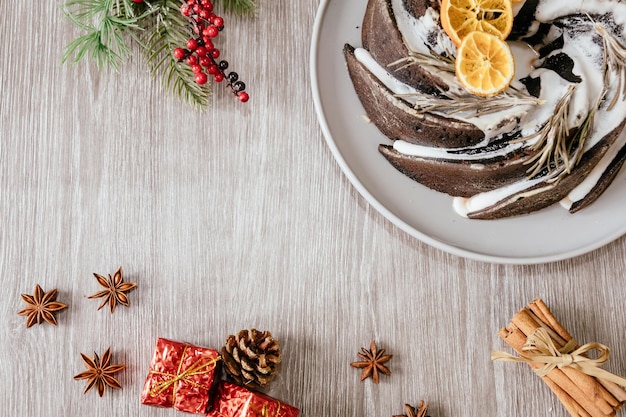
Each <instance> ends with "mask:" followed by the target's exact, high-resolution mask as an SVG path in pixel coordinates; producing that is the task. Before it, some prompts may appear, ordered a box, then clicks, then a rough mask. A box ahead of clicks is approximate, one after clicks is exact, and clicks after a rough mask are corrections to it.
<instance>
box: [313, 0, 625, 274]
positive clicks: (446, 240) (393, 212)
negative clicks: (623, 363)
mask: <svg viewBox="0 0 626 417" xmlns="http://www.w3.org/2000/svg"><path fill="white" fill-rule="evenodd" d="M366 4H367V0H322V2H321V4H320V7H319V10H318V13H317V18H316V21H315V27H314V30H313V39H312V43H311V84H312V89H313V97H314V100H315V106H316V110H317V115H318V118H319V122H320V125H321V127H322V130H323V132H324V136H325V137H326V141H327V143H328V146H329V147H330V149H331V150H332V152H333V155H334V156H335V158H336V159H337V162H338V163H339V165H340V166H341V168H342V170H343V171H344V173H345V174H346V175H347V176H348V178H349V179H350V181H351V182H352V184H353V185H354V187H356V189H357V190H358V191H359V192H360V193H361V195H363V197H365V199H366V200H367V201H368V202H369V203H370V204H371V205H372V206H374V207H375V208H376V209H377V210H378V211H379V212H381V213H382V214H383V215H384V216H385V217H386V218H388V219H389V220H390V221H392V222H393V223H394V224H396V225H397V226H398V227H400V228H401V229H403V230H405V231H406V232H407V233H409V234H411V235H412V236H414V237H416V238H417V239H420V240H422V241H423V242H426V243H428V244H430V245H432V246H435V247H437V248H440V249H443V250H445V251H447V252H450V253H453V254H456V255H459V256H463V257H467V258H472V259H477V260H482V261H487V262H497V263H512V264H534V263H542V262H552V261H557V260H562V259H566V258H570V257H573V256H577V255H581V254H584V253H587V252H589V251H592V250H594V249H597V248H599V247H601V246H603V245H606V244H607V243H609V242H611V241H613V240H615V239H617V238H619V237H620V236H622V235H623V234H625V233H626V171H622V172H621V173H620V174H619V175H618V177H617V178H616V179H615V181H614V182H613V184H612V185H611V187H610V188H609V189H608V190H607V191H606V192H605V193H604V195H602V197H600V199H598V200H597V201H596V202H595V203H594V204H593V205H592V206H590V207H588V208H586V209H584V210H582V211H581V212H579V213H577V214H575V215H571V214H569V213H568V212H567V211H566V210H565V209H563V208H561V207H560V206H558V205H555V206H553V207H549V208H547V209H545V210H542V211H539V212H537V213H534V214H530V215H526V216H520V217H516V218H511V219H503V220H489V221H481V220H468V219H464V218H461V217H459V216H458V215H457V214H456V213H455V212H454V210H453V209H452V199H451V198H450V197H448V196H447V195H444V194H441V193H437V192H435V191H431V190H429V189H428V188H426V187H424V186H422V185H420V184H418V183H416V182H414V181H412V180H410V179H409V178H407V177H405V176H404V175H402V174H401V173H400V172H398V171H396V170H395V169H394V168H393V167H392V166H391V165H390V164H389V163H388V162H387V161H386V160H385V158H384V157H383V156H382V155H380V154H379V153H378V149H377V147H378V144H380V143H389V140H388V139H387V138H385V137H384V136H383V135H382V134H381V133H380V132H379V131H378V130H377V129H376V127H375V126H374V125H372V124H371V123H367V122H366V121H365V118H364V114H365V111H364V110H363V107H362V106H361V103H360V101H359V99H358V97H357V96H356V93H355V91H354V88H353V87H352V83H351V81H350V77H349V75H348V71H347V67H346V64H345V61H344V58H343V53H342V49H343V46H344V44H345V43H350V44H351V45H353V46H360V45H361V29H360V27H361V21H362V19H363V15H364V13H365V7H366Z"/></svg>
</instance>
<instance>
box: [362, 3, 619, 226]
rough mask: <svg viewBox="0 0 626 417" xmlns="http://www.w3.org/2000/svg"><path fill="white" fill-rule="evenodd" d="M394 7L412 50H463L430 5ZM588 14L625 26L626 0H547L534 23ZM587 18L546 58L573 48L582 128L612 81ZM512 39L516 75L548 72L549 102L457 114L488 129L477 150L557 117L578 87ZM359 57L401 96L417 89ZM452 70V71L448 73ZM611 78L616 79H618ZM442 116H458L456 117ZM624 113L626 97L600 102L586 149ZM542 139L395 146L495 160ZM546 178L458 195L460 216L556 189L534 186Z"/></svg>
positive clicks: (578, 194)
mask: <svg viewBox="0 0 626 417" xmlns="http://www.w3.org/2000/svg"><path fill="white" fill-rule="evenodd" d="M522 6H523V2H522V3H518V4H516V5H515V6H514V8H515V9H514V13H515V14H517V13H518V12H519V10H520V9H521V8H522ZM392 7H393V11H394V14H395V17H396V19H397V24H398V28H399V29H400V31H401V33H402V35H403V37H404V40H405V43H406V44H407V46H408V47H409V48H410V49H412V50H415V51H418V52H422V53H428V50H429V48H430V49H432V50H434V51H435V52H438V53H443V52H452V53H456V48H455V47H454V45H453V44H452V42H451V41H450V39H449V38H448V36H447V35H446V34H445V32H444V31H443V29H441V27H440V25H439V15H438V13H436V12H435V11H433V10H432V9H429V10H428V11H427V12H426V13H425V15H424V16H423V17H421V18H419V19H415V18H414V17H413V16H411V15H410V14H409V13H408V12H407V11H406V10H405V9H404V7H403V0H392ZM585 13H587V14H589V15H594V16H602V15H605V14H609V13H610V14H611V16H612V17H613V18H614V22H615V23H616V24H617V25H622V28H623V25H624V23H625V22H626V3H621V2H619V1H608V0H594V1H590V0H568V2H556V1H551V0H542V1H540V5H539V6H538V8H537V10H536V11H535V18H536V20H537V21H536V22H534V23H533V25H534V26H533V27H531V29H530V33H532V31H533V30H536V28H537V27H538V24H539V23H538V22H545V23H550V22H552V21H554V20H556V19H558V18H560V17H563V16H568V15H573V14H585ZM581 24H582V23H580V22H578V26H577V27H576V28H575V30H572V29H571V28H569V29H568V28H567V27H566V28H565V29H564V30H563V31H562V33H563V36H564V46H563V48H562V49H559V50H557V51H553V52H552V53H551V55H549V56H548V57H545V58H543V60H545V59H549V57H550V56H553V55H556V54H558V53H564V54H566V55H567V56H569V57H570V58H571V59H572V60H573V62H574V67H573V69H572V72H573V74H575V75H576V76H579V77H580V78H581V79H582V82H580V83H576V86H577V88H576V91H575V92H574V94H573V95H572V99H571V101H570V106H569V113H568V126H570V128H572V129H574V128H576V127H577V126H580V124H581V123H582V122H583V120H584V119H585V117H586V116H587V114H588V112H589V109H592V108H595V107H598V103H599V97H600V94H601V92H602V90H603V86H604V83H603V68H602V62H603V60H602V55H603V51H602V47H601V44H602V43H601V41H600V39H601V38H600V36H599V33H598V32H597V30H596V29H595V28H594V27H593V25H594V24H595V22H592V21H591V20H590V21H589V23H588V24H589V26H588V28H586V29H587V30H584V29H585V28H581V27H580V25H581ZM581 29H583V30H581ZM556 32H557V31H556V30H554V28H553V30H551V31H550V34H549V35H548V37H552V38H553V39H554V38H556V36H557V35H558V34H559V33H556ZM433 34H434V36H433ZM617 35H618V36H620V37H622V38H623V37H624V34H623V33H619V34H617ZM433 40H434V41H433ZM511 44H512V45H511V49H512V51H513V54H514V56H515V59H516V76H515V80H520V79H522V78H524V77H526V76H530V77H533V78H540V80H541V86H542V88H541V93H540V99H542V100H543V101H544V104H543V105H540V106H519V107H518V108H515V109H512V110H507V111H503V112H500V113H494V114H492V115H487V116H480V117H476V116H474V115H472V114H455V115H454V116H452V118H455V119H458V120H462V121H465V122H469V123H472V124H474V125H475V126H477V127H478V128H479V129H481V130H482V131H483V132H484V133H485V141H484V142H483V143H481V144H479V145H477V146H476V147H474V148H481V147H483V146H485V145H487V144H488V142H489V141H490V140H491V139H493V138H494V137H497V136H498V135H501V134H502V133H505V132H510V131H511V130H512V129H514V128H515V126H522V127H523V128H522V136H524V137H526V136H531V135H532V134H533V133H535V132H537V130H538V129H539V128H540V127H541V126H543V125H544V123H545V122H546V121H547V120H548V119H549V118H550V117H551V116H552V114H553V113H554V109H555V107H556V104H557V102H558V101H559V100H560V99H561V97H563V96H564V94H565V93H566V92H567V90H568V88H569V86H570V85H571V82H569V81H566V80H565V79H563V77H561V76H559V75H558V74H557V73H556V72H554V71H552V70H549V69H545V68H539V67H538V64H540V63H541V62H538V59H537V58H538V57H537V54H536V53H535V52H534V50H532V49H531V48H529V47H528V46H527V45H525V44H523V43H517V42H511ZM356 55H357V59H358V60H359V61H360V62H361V63H362V64H363V65H364V66H365V67H366V68H368V69H369V70H370V71H371V72H372V73H373V74H374V75H375V76H376V77H377V78H378V79H379V80H380V81H381V82H382V83H383V84H384V85H385V86H387V88H389V90H391V91H392V92H393V93H395V94H398V95H400V94H415V93H416V90H415V89H414V88H412V87H410V86H408V85H406V84H404V83H402V82H400V81H398V80H397V79H395V78H394V77H393V75H392V74H390V73H389V72H388V71H386V70H385V69H384V68H382V67H381V66H380V65H379V64H378V63H376V61H375V60H374V59H373V58H372V57H371V55H369V53H368V52H367V51H365V50H362V49H361V50H359V49H357V52H356ZM427 69H428V68H427ZM437 75H438V76H441V77H442V79H443V80H444V82H446V83H447V84H448V85H449V86H450V88H451V91H453V92H458V91H462V90H461V89H462V87H461V86H460V85H459V84H458V81H457V80H456V78H455V77H454V76H453V75H452V74H447V73H446V74H442V72H441V71H438V72H437ZM448 75H450V76H451V77H446V76H448ZM611 84H612V85H614V84H615V83H611ZM514 85H516V86H518V85H520V84H519V83H516V84H514ZM612 94H615V92H614V91H610V92H609V94H608V98H607V100H608V101H610V100H611V99H612V97H613V96H612ZM403 99H405V100H406V101H407V102H409V103H411V104H414V103H415V99H412V98H408V97H406V98H403ZM442 115H443V116H445V117H451V116H450V115H445V114H442ZM624 118H626V105H624V104H623V103H622V104H621V105H618V106H616V107H615V108H614V109H613V110H611V111H608V110H607V109H606V103H602V104H600V105H599V108H598V110H597V111H596V113H595V116H594V124H593V133H592V134H591V135H590V137H589V138H588V140H587V142H586V144H585V151H587V150H589V149H590V148H591V147H592V146H594V145H595V144H597V143H598V141H600V140H601V139H602V138H603V137H605V136H606V135H607V134H609V133H610V132H612V131H613V130H614V129H615V128H616V127H617V126H618V125H619V124H620V123H621V121H622V120H624ZM516 119H521V120H520V121H519V125H518V124H517V122H515V123H514V125H515V126H513V125H512V124H511V123H508V124H506V125H504V126H502V125H500V126H499V124H501V122H502V120H510V121H511V122H512V123H513V122H514V121H515V120H516ZM534 141H536V139H533V140H527V141H522V142H516V143H513V144H509V145H507V146H505V147H503V148H500V149H498V150H494V151H488V152H484V153H472V152H469V153H464V152H460V153H459V152H454V153H452V152H450V150H449V149H445V148H435V147H429V146H422V145H414V144H410V143H408V142H405V141H400V140H398V141H395V142H394V145H393V147H394V149H395V150H397V151H398V152H400V153H402V154H405V155H410V156H415V157H419V158H425V159H444V160H468V161H473V160H481V162H482V161H484V160H487V161H488V160H489V159H490V158H495V157H501V156H502V155H505V154H507V153H509V152H511V151H513V150H515V149H519V148H520V147H524V146H528V145H529V144H532V143H533V142H534ZM625 143H626V133H624V134H622V135H621V136H620V139H619V140H618V141H616V143H615V145H614V146H613V147H611V149H610V150H609V151H608V152H607V154H606V155H605V156H604V158H602V161H601V162H600V163H599V164H598V165H597V166H596V167H595V168H594V169H593V171H592V172H591V174H590V175H588V176H587V178H586V179H585V180H584V181H583V182H582V183H581V184H580V185H579V186H578V187H576V188H575V189H574V190H573V191H572V192H571V193H570V195H569V196H568V198H567V199H566V200H564V201H563V202H562V205H563V206H564V207H566V208H568V207H569V206H571V204H572V202H575V201H579V200H581V199H582V198H584V197H585V196H586V195H587V194H588V193H589V192H591V191H592V190H593V188H594V187H595V185H596V184H597V182H598V180H599V179H600V177H601V176H602V173H603V172H604V171H605V170H606V169H607V167H608V166H609V164H610V162H611V161H612V160H613V159H614V158H615V156H616V155H617V153H618V151H619V149H621V148H622V146H624V144H625ZM474 148H468V149H467V150H468V151H471V150H472V149H474ZM473 165H476V169H480V167H482V164H473ZM543 180H544V179H543V178H538V179H533V180H531V179H522V180H520V181H517V182H515V183H513V184H510V185H507V186H504V187H501V188H498V189H495V190H492V191H489V192H484V193H479V194H477V195H475V196H473V197H470V198H460V197H457V198H454V203H453V207H454V209H455V211H456V212H457V213H459V214H460V215H462V216H468V214H470V213H472V212H477V211H480V210H484V209H486V208H488V207H491V206H496V205H498V204H503V203H505V202H507V201H509V200H511V199H519V198H523V197H527V196H529V195H533V194H536V193H539V192H543V191H546V190H548V189H550V188H552V187H554V184H552V183H549V184H545V185H544V186H541V187H537V189H534V190H531V188H533V187H536V186H537V185H538V184H540V183H542V181H543Z"/></svg>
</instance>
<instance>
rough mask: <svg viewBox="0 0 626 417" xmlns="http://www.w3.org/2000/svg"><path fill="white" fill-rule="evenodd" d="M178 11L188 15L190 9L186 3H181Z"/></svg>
mask: <svg viewBox="0 0 626 417" xmlns="http://www.w3.org/2000/svg"><path fill="white" fill-rule="evenodd" d="M180 12H181V14H182V15H183V16H189V15H190V14H191V10H189V5H188V4H187V3H183V4H182V5H181V6H180Z"/></svg>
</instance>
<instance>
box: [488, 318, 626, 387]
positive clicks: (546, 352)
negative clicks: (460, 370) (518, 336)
mask: <svg viewBox="0 0 626 417" xmlns="http://www.w3.org/2000/svg"><path fill="white" fill-rule="evenodd" d="M576 345H577V343H576V340H574V339H571V340H570V341H569V342H567V344H566V345H565V346H563V347H562V348H561V349H559V348H558V347H557V346H556V345H555V344H554V341H553V340H552V338H551V337H550V335H549V334H548V332H547V331H546V329H544V328H541V327H540V328H538V329H537V330H535V331H534V332H533V333H531V334H530V335H529V336H528V338H527V339H526V343H525V344H524V346H523V347H522V351H523V352H524V353H522V354H520V356H513V355H509V354H508V353H505V352H500V351H493V352H491V360H493V361H505V362H525V363H529V364H543V366H541V367H539V368H536V369H534V371H535V372H536V373H537V374H538V375H539V376H541V377H543V376H546V375H547V374H548V373H549V372H550V371H552V370H553V369H554V368H559V369H562V368H565V367H570V368H573V369H577V370H579V371H580V372H582V373H584V374H586V375H589V376H592V377H596V378H600V379H604V380H607V381H611V382H614V383H616V384H617V385H621V386H622V387H626V378H622V377H620V376H617V375H615V374H612V373H610V372H609V371H607V370H604V369H602V368H600V366H601V365H603V364H605V363H606V362H607V361H608V360H609V356H610V355H611V350H610V349H609V348H608V347H607V346H605V345H603V344H601V343H587V344H586V345H583V346H581V347H579V348H578V349H576ZM593 351H597V352H598V357H596V358H589V357H588V356H586V355H587V354H588V353H590V352H593Z"/></svg>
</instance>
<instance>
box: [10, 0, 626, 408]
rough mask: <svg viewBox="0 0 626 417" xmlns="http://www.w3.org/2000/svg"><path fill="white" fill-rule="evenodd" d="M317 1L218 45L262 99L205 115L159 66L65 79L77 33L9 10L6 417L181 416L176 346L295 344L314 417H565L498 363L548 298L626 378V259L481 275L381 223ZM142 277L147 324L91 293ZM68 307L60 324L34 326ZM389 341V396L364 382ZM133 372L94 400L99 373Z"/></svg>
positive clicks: (297, 396)
mask: <svg viewBox="0 0 626 417" xmlns="http://www.w3.org/2000/svg"><path fill="white" fill-rule="evenodd" d="M317 6H318V1H317V0H312V1H311V0H310V1H306V0H300V1H261V2H260V5H259V7H258V18H257V19H256V20H246V19H238V18H234V17H232V16H227V24H228V30H226V31H224V32H223V35H221V37H220V42H221V46H222V49H223V51H224V53H225V54H226V55H227V56H228V59H229V60H230V61H231V64H232V65H233V67H236V68H237V71H239V73H240V74H241V76H242V78H243V79H245V81H246V82H247V84H248V86H249V88H248V90H249V91H250V94H251V95H252V99H251V101H250V102H249V103H247V104H245V105H242V104H240V103H239V102H237V101H236V100H234V99H233V98H232V97H230V96H229V95H228V94H227V93H226V92H225V91H224V90H223V89H222V88H219V87H218V88H216V89H215V94H214V97H213V99H212V109H211V110H209V111H206V112H203V113H199V112H194V111H192V110H190V109H189V108H188V107H186V106H185V105H184V104H182V103H180V102H179V101H178V100H177V99H175V98H174V97H172V96H171V95H170V94H168V93H166V92H164V91H162V89H161V88H160V84H159V81H158V80H154V79H152V78H151V77H150V75H149V73H148V71H147V69H146V67H145V65H144V63H143V59H142V58H141V57H140V56H136V57H133V58H132V59H130V60H129V61H128V62H126V63H125V64H124V65H123V67H122V70H121V72H120V73H119V74H117V73H114V72H110V71H109V72H107V71H105V72H98V71H97V70H96V68H95V67H94V66H93V65H91V64H87V63H81V64H79V65H78V66H76V67H68V66H61V65H60V59H61V55H62V52H63V48H64V45H66V44H67V43H68V42H69V41H70V40H71V39H72V38H73V37H74V36H76V35H77V34H78V32H76V31H75V30H74V29H73V28H72V27H71V26H70V24H69V23H68V22H67V21H66V20H65V19H64V18H63V16H62V13H61V11H60V9H59V5H58V4H57V2H36V3H33V2H26V1H21V2H15V1H3V2H1V3H0V15H2V16H3V19H4V20H3V23H2V25H1V26H0V40H1V41H2V42H1V45H2V46H1V48H2V55H1V56H2V59H1V60H0V89H1V94H0V132H1V140H0V220H1V222H0V279H1V282H2V286H0V312H1V315H0V318H1V320H0V337H1V341H0V381H1V384H2V388H1V389H0V404H2V406H1V407H0V415H6V416H8V415H11V416H20V417H27V416H28V417H31V416H32V417H46V416H127V415H132V416H175V415H182V414H178V413H177V412H175V411H172V410H167V409H155V408H151V407H146V406H142V405H140V403H139V395H140V392H141V389H142V385H143V381H144V378H145V376H146V374H147V371H148V364H149V361H150V358H151V355H152V351H153V348H154V343H155V340H156V338H157V337H167V338H172V339H176V340H181V341H189V342H192V343H196V344H200V345H205V346H209V347H216V348H219V347H220V346H222V343H223V341H224V340H225V338H226V336H227V335H229V334H232V333H235V332H237V331H238V330H240V329H244V328H248V327H257V328H259V329H268V330H271V331H272V333H273V334H274V335H275V336H276V337H277V338H278V339H279V340H280V341H281V343H282V346H283V353H284V363H283V366H282V369H281V371H280V374H279V376H278V379H277V380H276V381H275V382H274V383H273V385H272V388H271V390H270V391H269V394H271V395H272V396H275V397H277V398H279V399H281V400H283V401H285V402H287V403H290V404H293V405H295V406H298V407H299V408H300V409H301V410H302V415H303V416H314V417H320V416H328V417H332V416H346V417H362V416H368V417H374V416H376V417H386V416H392V415H394V414H399V413H400V412H401V411H402V409H403V404H404V403H405V402H408V403H413V404H415V403H417V402H418V401H419V400H420V399H425V400H427V401H428V402H430V404H431V411H432V412H431V413H430V414H431V415H432V416H433V417H435V416H440V417H457V416H529V415H533V416H557V417H559V416H565V415H566V412H565V411H564V409H563V408H562V407H561V405H560V404H559V403H558V402H557V400H556V399H555V398H554V397H553V395H552V394H551V393H550V392H549V390H548V389H547V388H546V387H545V386H544V385H543V383H542V382H541V381H540V380H539V378H537V377H536V376H534V375H533V374H532V373H531V372H530V370H529V369H528V368H527V367H526V366H525V365H515V364H502V363H497V364H493V363H491V361H490V358H489V356H490V351H491V350H492V349H494V348H496V349H505V347H504V345H503V344H502V342H500V340H499V339H498V337H497V335H496V333H497V331H498V329H500V328H501V327H502V326H504V325H506V324H507V323H508V321H509V319H510V318H511V316H512V315H513V314H514V313H515V312H516V311H517V310H518V309H519V308H521V307H522V306H523V305H525V304H526V303H527V302H529V301H531V300H532V299H533V298H535V297H538V296H540V297H543V298H544V299H545V300H546V302H547V303H548V304H549V305H550V306H551V308H552V309H553V311H554V313H555V314H556V316H557V317H559V318H560V319H561V321H562V322H563V323H564V324H565V326H566V327H568V329H569V330H570V331H571V332H572V333H573V334H574V335H575V336H577V337H578V338H579V340H580V341H582V342H588V341H598V342H602V343H605V344H607V345H609V346H611V347H612V349H613V357H612V361H611V363H610V365H609V366H608V368H609V369H610V370H612V371H614V372H618V373H620V372H621V373H626V345H625V343H624V342H625V338H624V328H626V314H625V313H626V302H625V300H624V298H625V295H626V287H625V285H624V283H625V271H626V261H625V256H624V254H625V252H626V248H625V246H626V240H625V239H624V238H622V239H619V240H618V241H616V242H614V243H612V244H610V245H608V246H606V247H604V248H602V249H599V250H597V251H595V252H593V253H590V254H587V255H584V256H581V257H578V258H575V259H571V260H567V261H563V262H558V263H553V264H546V265H535V266H506V265H495V264H487V263H482V262H476V261H470V260H466V259H462V258H458V257H456V256H453V255H449V254H446V253H444V252H442V251H440V250H438V249H433V248H431V247H429V246H427V245H425V244H422V243H420V242H419V241H417V240H416V239H414V238H412V237H410V236H408V235H407V234H405V233H404V232H402V231H401V230H399V229H398V228H397V227H395V226H394V225H392V224H391V223H390V222H389V221H387V220H386V219H385V218H384V217H382V216H381V215H380V214H378V213H377V212H376V211H375V210H374V209H372V208H371V207H370V206H369V205H368V204H367V203H366V202H365V200H364V199H363V198H361V196H360V195H359V194H358V193H357V192H356V191H355V189H354V188H353V187H352V186H351V185H350V183H349V182H348V180H347V179H346V177H345V176H344V174H343V173H342V172H341V170H340V169H339V167H338V165H337V163H336V162H335V161H334V159H333V157H332V155H331V153H330V151H329V149H328V148H327V146H326V144H325V142H324V140H323V137H322V133H321V130H320V128H319V127H318V123H317V120H316V115H315V111H314V107H313V101H312V97H311V92H310V82H309V67H308V63H309V58H308V57H309V42H310V36H311V31H312V27H313V22H314V18H315V12H316V9H317ZM119 266H123V268H124V271H125V275H126V277H127V279H128V280H131V281H136V282H137V283H138V285H139V287H138V289H137V290H136V291H134V292H132V293H130V300H131V306H130V308H125V307H120V308H118V310H117V311H116V312H115V314H113V315H111V314H109V312H108V311H107V310H105V309H103V310H100V311H97V310H96V308H97V305H98V301H96V300H89V299H87V296H88V295H90V294H92V293H94V292H96V291H98V290H99V287H98V285H97V283H96V281H95V280H94V279H93V277H92V273H93V272H98V273H100V274H108V273H113V272H114V271H115V270H116V269H117V267H119ZM36 283H40V284H41V285H42V286H43V287H44V289H46V290H48V289H51V288H55V287H56V288H58V289H59V292H60V293H59V300H61V301H63V302H65V303H67V304H69V308H68V309H67V310H65V311H63V312H61V313H60V314H58V316H57V317H58V320H59V325H58V327H56V328H55V327H52V326H49V325H41V326H34V327H32V328H30V329H26V328H25V320H24V318H23V317H20V316H18V315H17V314H16V313H17V311H18V310H19V309H21V308H22V307H23V304H22V302H21V300H20V294H21V293H32V291H33V288H34V286H35V284H36ZM372 338H375V339H376V340H377V341H378V343H379V345H380V347H383V348H385V349H387V351H388V352H389V353H392V354H393V355H394V357H393V359H392V361H391V362H390V363H389V365H390V368H391V370H392V372H393V374H392V375H391V376H390V377H384V376H383V377H382V378H381V383H380V385H374V384H372V383H371V381H366V382H364V383H361V382H359V371H358V370H355V369H352V368H350V366H349V365H348V364H349V362H351V361H354V360H356V359H357V357H356V352H357V351H358V350H359V348H360V347H361V346H367V345H368V344H369V341H370V339H372ZM108 346H111V348H112V351H113V355H114V361H116V362H122V363H126V364H127V366H128V368H127V370H126V371H124V372H123V373H121V374H120V378H121V382H122V384H123V390H122V391H119V390H114V391H108V392H107V394H106V396H105V397H103V398H99V397H97V395H96V394H95V393H94V392H90V393H89V394H88V395H86V396H83V394H82V390H83V386H84V384H83V383H82V382H75V381H73V379H72V377H73V375H75V374H77V373H78V372H80V371H82V370H83V369H84V368H83V365H82V362H81V359H80V355H79V354H80V352H84V353H88V354H91V353H92V352H93V351H97V352H98V353H101V352H103V351H104V350H105V349H106V348H107V347H108Z"/></svg>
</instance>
